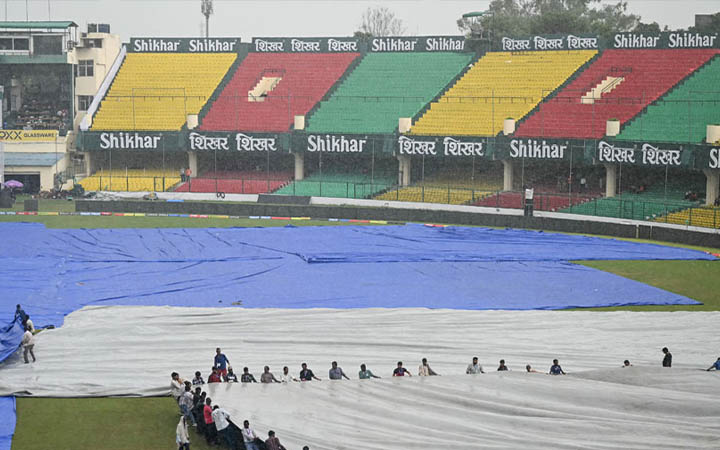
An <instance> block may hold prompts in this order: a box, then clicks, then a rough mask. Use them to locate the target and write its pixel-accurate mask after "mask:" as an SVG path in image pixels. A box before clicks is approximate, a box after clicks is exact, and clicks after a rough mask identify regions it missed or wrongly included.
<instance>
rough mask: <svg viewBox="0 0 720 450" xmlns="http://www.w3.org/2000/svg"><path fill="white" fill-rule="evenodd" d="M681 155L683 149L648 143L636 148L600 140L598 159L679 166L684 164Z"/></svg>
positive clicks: (613, 161) (648, 164) (647, 164)
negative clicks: (664, 147) (665, 147)
mask: <svg viewBox="0 0 720 450" xmlns="http://www.w3.org/2000/svg"><path fill="white" fill-rule="evenodd" d="M681 157H682V151H681V150H679V149H663V148H659V147H657V146H655V145H652V144H648V143H644V144H642V145H641V146H640V149H639V150H636V149H635V147H622V146H621V144H618V143H608V142H605V141H600V142H598V152H597V159H598V161H599V162H603V163H605V162H607V163H625V164H642V165H646V166H675V167H679V166H681V165H682V158H681Z"/></svg>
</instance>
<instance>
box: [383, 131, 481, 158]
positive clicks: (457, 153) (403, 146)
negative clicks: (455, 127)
mask: <svg viewBox="0 0 720 450" xmlns="http://www.w3.org/2000/svg"><path fill="white" fill-rule="evenodd" d="M487 143H488V140H487V138H477V137H465V136H463V137H455V136H398V139H397V147H396V150H395V153H396V154H398V155H409V156H438V157H448V158H454V157H467V156H475V157H480V158H486V157H487V156H488V155H487V151H488V145H487Z"/></svg>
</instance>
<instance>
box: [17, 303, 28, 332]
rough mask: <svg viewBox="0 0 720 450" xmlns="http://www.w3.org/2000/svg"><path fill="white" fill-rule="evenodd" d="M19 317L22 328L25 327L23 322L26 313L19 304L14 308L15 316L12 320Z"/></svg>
mask: <svg viewBox="0 0 720 450" xmlns="http://www.w3.org/2000/svg"><path fill="white" fill-rule="evenodd" d="M18 318H19V319H20V323H21V324H22V326H23V328H25V324H26V323H27V320H28V315H27V314H25V311H24V310H23V309H22V308H21V307H20V305H17V307H16V308H15V317H14V318H13V322H14V321H16V320H18Z"/></svg>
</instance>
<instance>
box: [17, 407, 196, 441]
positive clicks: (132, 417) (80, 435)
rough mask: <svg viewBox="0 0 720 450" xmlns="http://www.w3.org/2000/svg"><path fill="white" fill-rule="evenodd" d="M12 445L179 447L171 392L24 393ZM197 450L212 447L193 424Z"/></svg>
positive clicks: (191, 437) (176, 415) (191, 428)
mask: <svg viewBox="0 0 720 450" xmlns="http://www.w3.org/2000/svg"><path fill="white" fill-rule="evenodd" d="M17 416H18V421H17V427H16V429H15V436H14V437H13V441H12V450H46V449H47V450H50V449H73V450H85V449H87V450H97V449H108V450H121V449H122V450H163V449H167V450H171V449H172V450H176V449H177V446H176V445H175V427H176V426H177V423H178V420H180V415H179V412H178V407H177V405H176V404H175V402H174V401H173V400H172V399H171V398H170V397H155V398H65V399H48V398H18V399H17ZM190 442H191V447H192V449H193V450H207V449H209V448H210V447H208V446H207V445H206V443H205V440H204V439H203V438H202V437H200V436H198V435H197V434H196V433H195V431H194V428H193V427H192V426H190Z"/></svg>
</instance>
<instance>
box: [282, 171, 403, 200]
mask: <svg viewBox="0 0 720 450" xmlns="http://www.w3.org/2000/svg"><path fill="white" fill-rule="evenodd" d="M394 182H395V178H394V177H392V176H382V175H376V176H375V177H374V179H372V180H371V179H370V177H368V176H367V175H364V174H358V173H346V172H327V173H325V172H323V173H322V175H321V174H319V173H314V174H312V175H309V176H308V177H306V178H305V179H304V180H302V181H294V182H292V183H290V184H289V185H287V186H284V187H282V188H280V189H278V190H277V191H276V192H275V194H280V195H299V196H310V197H336V198H370V197H372V196H373V195H375V194H377V193H378V192H381V191H384V190H387V189H388V188H389V187H390V186H392V185H393V184H394Z"/></svg>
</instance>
